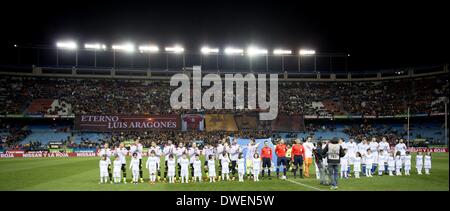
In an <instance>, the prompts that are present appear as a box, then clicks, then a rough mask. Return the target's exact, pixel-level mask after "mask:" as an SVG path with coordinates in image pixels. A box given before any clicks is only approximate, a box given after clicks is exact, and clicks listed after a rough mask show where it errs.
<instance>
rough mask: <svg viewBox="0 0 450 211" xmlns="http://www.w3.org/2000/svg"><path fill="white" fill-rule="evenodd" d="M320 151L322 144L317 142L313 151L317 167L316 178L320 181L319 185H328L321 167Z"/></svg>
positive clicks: (324, 171) (323, 169)
mask: <svg viewBox="0 0 450 211" xmlns="http://www.w3.org/2000/svg"><path fill="white" fill-rule="evenodd" d="M322 151H323V150H322V142H320V141H319V142H317V144H315V146H314V150H313V155H314V161H315V162H316V166H317V172H316V177H317V179H318V180H320V184H321V185H328V181H327V175H326V170H325V168H324V166H323V161H322Z"/></svg>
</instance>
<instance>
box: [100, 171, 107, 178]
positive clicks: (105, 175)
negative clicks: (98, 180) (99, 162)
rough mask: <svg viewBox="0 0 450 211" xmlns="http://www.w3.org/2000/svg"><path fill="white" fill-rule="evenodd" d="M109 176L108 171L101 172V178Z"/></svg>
mask: <svg viewBox="0 0 450 211" xmlns="http://www.w3.org/2000/svg"><path fill="white" fill-rule="evenodd" d="M107 176H109V175H108V171H101V172H100V177H107Z"/></svg>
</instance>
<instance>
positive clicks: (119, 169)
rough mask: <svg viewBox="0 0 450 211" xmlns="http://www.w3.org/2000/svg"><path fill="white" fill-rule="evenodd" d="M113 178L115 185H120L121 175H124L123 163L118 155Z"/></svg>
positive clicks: (115, 160) (114, 164)
mask: <svg viewBox="0 0 450 211" xmlns="http://www.w3.org/2000/svg"><path fill="white" fill-rule="evenodd" d="M113 167H114V169H113V178H114V183H116V184H117V183H120V180H121V176H120V174H121V173H122V161H121V160H120V157H119V156H117V155H116V157H115V159H114V162H113Z"/></svg>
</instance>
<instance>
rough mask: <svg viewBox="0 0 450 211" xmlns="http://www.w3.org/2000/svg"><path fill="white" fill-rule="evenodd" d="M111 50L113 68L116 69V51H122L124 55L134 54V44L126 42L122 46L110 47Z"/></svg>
mask: <svg viewBox="0 0 450 211" xmlns="http://www.w3.org/2000/svg"><path fill="white" fill-rule="evenodd" d="M112 49H113V68H116V51H122V52H125V53H133V52H134V44H133V43H130V42H127V43H123V44H114V45H112ZM131 61H132V62H131V66H133V59H132V60H131Z"/></svg>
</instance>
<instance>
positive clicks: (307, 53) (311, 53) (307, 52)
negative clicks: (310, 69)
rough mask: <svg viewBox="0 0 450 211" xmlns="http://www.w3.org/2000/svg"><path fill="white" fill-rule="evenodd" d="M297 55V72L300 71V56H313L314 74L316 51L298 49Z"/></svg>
mask: <svg viewBox="0 0 450 211" xmlns="http://www.w3.org/2000/svg"><path fill="white" fill-rule="evenodd" d="M298 54H299V56H298V72H300V71H301V66H302V56H314V72H316V51H315V50H311V49H300V50H299V51H298Z"/></svg>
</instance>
